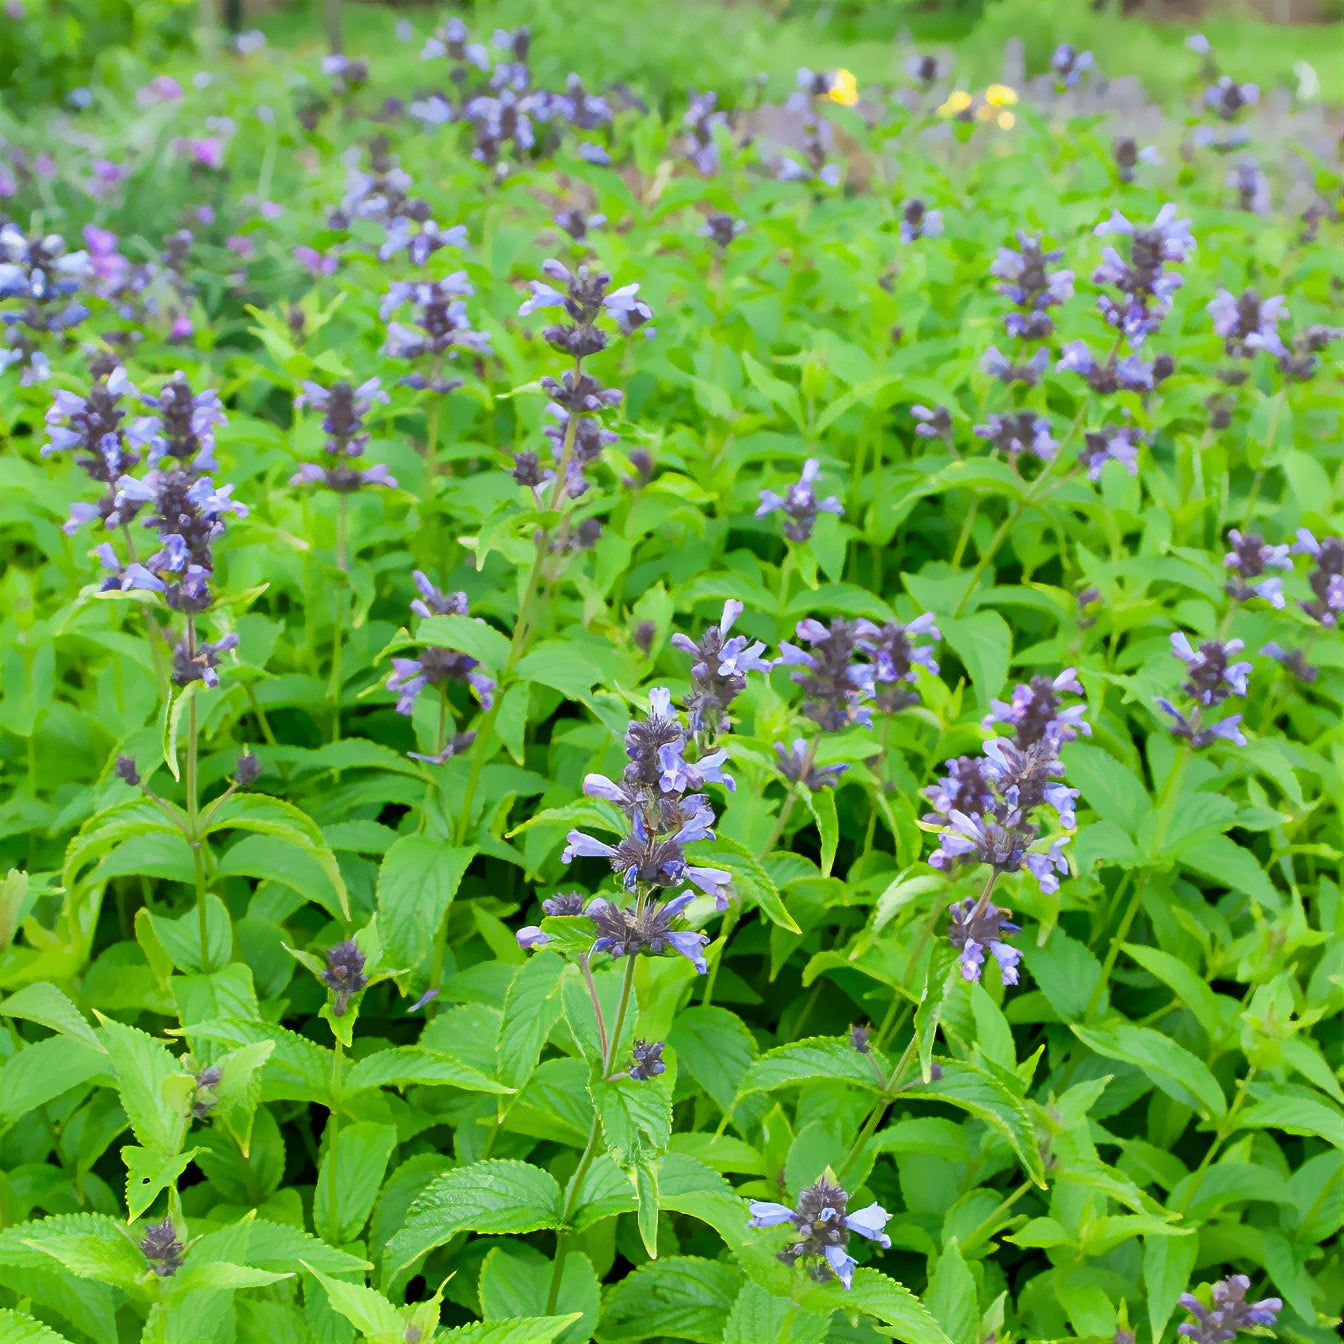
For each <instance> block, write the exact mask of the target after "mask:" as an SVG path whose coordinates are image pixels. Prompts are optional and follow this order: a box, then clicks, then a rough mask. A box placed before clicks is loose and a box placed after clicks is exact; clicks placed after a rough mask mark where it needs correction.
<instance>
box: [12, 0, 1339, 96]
mask: <svg viewBox="0 0 1344 1344" xmlns="http://www.w3.org/2000/svg"><path fill="white" fill-rule="evenodd" d="M227 3H228V0H219V3H218V5H217V6H212V4H211V0H7V3H5V4H4V6H3V11H2V13H3V19H2V20H0V98H3V100H4V101H5V103H6V104H7V105H8V108H9V110H10V111H11V113H13V114H20V113H22V111H23V110H24V109H25V108H36V107H38V106H40V105H41V104H43V103H44V102H50V101H53V100H61V99H66V98H69V97H70V95H71V94H72V93H75V94H76V96H77V97H78V93H77V91H78V90H80V89H82V88H83V87H84V86H86V85H88V84H91V83H103V84H108V85H110V86H111V87H113V88H116V87H123V88H127V89H129V88H131V87H134V86H135V85H137V84H139V83H141V82H143V79H144V76H145V73H146V71H147V70H148V72H149V73H151V74H152V73H157V72H158V71H159V70H160V69H163V68H165V65H166V66H167V67H168V68H174V69H175V68H177V67H178V66H179V65H180V64H181V62H182V61H183V60H185V59H187V58H188V57H189V56H190V55H191V54H192V50H193V46H194V47H195V48H196V49H197V50H200V49H203V50H205V51H209V50H210V49H212V48H213V47H215V46H217V45H219V44H221V43H223V42H225V41H226V40H227V33H226V32H225V30H224V24H225V21H226V19H227V18H229V17H231V16H229V15H228V14H227V13H226V4H227ZM234 4H235V6H236V7H237V9H238V10H239V11H240V12H241V25H242V27H243V29H244V30H247V31H257V32H260V33H261V34H263V35H264V36H265V38H266V40H267V42H268V43H270V44H271V45H275V46H282V47H286V48H303V47H305V46H314V47H316V46H320V45H322V44H323V43H324V42H325V29H324V8H325V6H326V4H327V0H234ZM440 8H441V7H439V6H435V5H433V4H422V3H413V4H407V3H395V0H394V2H393V3H354V4H352V3H345V4H343V5H342V6H341V10H342V26H343V33H344V45H345V48H346V51H347V53H348V54H351V55H359V54H371V55H372V54H377V53H380V52H383V51H385V50H387V49H388V47H389V46H390V45H391V44H392V43H393V40H394V39H393V36H392V31H393V27H394V25H395V24H396V23H397V22H398V21H406V22H410V23H411V24H413V25H414V27H415V28H416V29H417V30H419V31H421V32H423V33H428V32H429V30H430V29H431V28H432V27H433V26H434V23H435V22H436V20H437V18H438V16H439V13H440ZM464 12H465V13H466V14H467V15H468V16H469V21H470V22H471V24H472V26H473V27H475V28H479V29H482V30H487V29H489V28H491V27H493V26H499V27H504V28H511V27H516V26H518V25H520V24H524V23H529V24H530V25H531V26H532V28H533V29H534V35H535V37H536V38H537V42H536V50H537V57H536V60H535V66H536V73H537V75H538V76H540V78H541V79H542V80H543V81H553V82H555V83H561V82H563V78H564V76H565V75H566V74H567V73H568V72H569V71H570V70H571V69H574V68H581V69H584V70H585V71H586V72H589V73H591V74H592V75H594V76H598V75H600V77H601V78H602V79H604V80H607V81H611V82H620V81H627V82H630V83H632V84H634V83H637V84H638V85H639V88H640V92H641V94H642V95H643V96H644V97H645V98H648V97H650V96H652V97H654V98H656V99H658V100H666V99H669V98H673V97H680V96H684V93H685V90H686V89H687V88H688V87H696V88H713V87H717V86H724V87H727V88H732V87H740V86H741V85H744V84H749V83H750V82H752V81H753V80H755V79H756V78H757V77H758V75H759V73H760V72H761V71H764V70H780V69H787V68H791V67H794V66H799V65H807V66H810V67H813V68H817V69H831V68H835V67H837V66H844V67H845V68H847V69H850V70H852V71H853V72H854V74H855V75H856V76H857V77H858V79H859V81H860V83H861V84H862V83H865V82H886V81H890V80H891V79H892V78H893V77H894V76H895V74H896V72H897V70H898V68H899V65H900V62H901V59H902V56H901V53H900V51H899V50H898V40H899V39H900V38H902V37H906V38H908V39H909V41H911V42H915V43H919V44H923V45H927V44H930V43H940V44H946V45H948V46H949V47H951V48H952V49H953V50H954V51H955V54H956V57H957V62H958V69H959V71H960V72H961V75H962V78H963V79H964V80H965V81H967V82H968V83H972V84H975V83H979V84H984V83H988V82H990V81H992V80H994V79H997V78H999V77H1001V76H1002V75H1003V74H1004V73H1005V72H1004V52H1005V48H1006V47H1007V46H1009V44H1013V46H1014V47H1015V48H1016V47H1017V44H1020V50H1021V53H1022V59H1023V62H1024V65H1025V72H1026V74H1028V75H1031V74H1039V73H1041V72H1042V71H1044V70H1046V69H1047V68H1048V65H1049V60H1050V53H1051V52H1052V51H1053V50H1054V48H1055V46H1056V45H1057V44H1058V42H1059V41H1060V39H1061V35H1062V34H1064V33H1065V32H1067V34H1068V36H1069V39H1070V40H1071V41H1072V42H1073V43H1074V45H1075V46H1078V47H1080V48H1088V49H1091V50H1094V51H1096V52H1098V53H1099V54H1100V56H1101V58H1102V62H1103V65H1105V63H1106V60H1107V54H1108V53H1116V52H1119V51H1123V53H1124V58H1123V61H1120V60H1118V59H1116V60H1113V61H1112V62H1111V63H1112V65H1113V66H1115V67H1116V68H1124V69H1129V70H1142V71H1143V83H1144V85H1145V87H1146V88H1147V89H1148V91H1149V92H1150V94H1151V95H1152V96H1154V97H1155V98H1157V99H1159V100H1163V99H1168V98H1173V97H1176V96H1177V95H1178V93H1179V91H1180V88H1181V82H1182V78H1183V76H1182V73H1181V72H1182V71H1183V70H1184V68H1185V67H1184V62H1183V61H1181V60H1179V59H1176V54H1177V53H1178V52H1179V51H1180V49H1181V46H1182V43H1183V42H1184V40H1185V38H1186V37H1187V36H1188V35H1189V33H1190V32H1191V31H1193V30H1194V29H1196V28H1198V29H1199V30H1200V31H1203V32H1205V33H1206V35H1207V36H1208V37H1209V38H1210V40H1211V41H1212V42H1213V43H1214V45H1215V46H1216V47H1217V49H1218V53H1219V60H1220V62H1221V63H1222V67H1223V69H1225V70H1226V71H1227V72H1228V73H1229V74H1231V75H1232V76H1233V77H1234V78H1237V79H1243V80H1245V79H1253V80H1257V81H1259V82H1260V83H1261V84H1262V85H1264V86H1269V87H1272V86H1274V85H1275V84H1285V85H1288V86H1290V87H1293V88H1296V87H1298V84H1299V83H1300V81H1301V79H1302V77H1303V75H1302V72H1301V70H1300V68H1299V67H1300V65H1301V63H1302V62H1304V61H1305V62H1307V63H1308V64H1309V65H1310V66H1311V67H1312V71H1313V73H1314V75H1315V77H1316V78H1317V79H1318V81H1319V84H1320V88H1321V91H1322V93H1323V94H1324V96H1325V98H1326V99H1327V101H1329V102H1332V103H1335V104H1339V103H1341V102H1344V40H1341V38H1342V37H1344V33H1341V31H1340V28H1339V19H1340V15H1341V12H1344V0H1260V3H1259V5H1252V4H1250V3H1249V0H1146V3H1144V4H1141V5H1135V4H1134V3H1133V0H1100V2H1099V0H833V2H830V3H818V0H550V3H548V4H547V5H545V6H536V5H534V4H532V3H530V0H486V2H484V3H477V4H475V5H471V6H467V7H465V11H464ZM669 16H674V17H675V22H669ZM203 19H204V20H205V21H206V22H205V23H204V24H203V23H202V20H203ZM595 47H597V48H598V49H599V50H600V51H601V66H602V68H601V71H600V72H598V71H589V67H590V66H591V64H592V53H593V50H594V48H595ZM655 49H656V50H655ZM399 91H400V92H405V89H404V88H402V89H400V90H399Z"/></svg>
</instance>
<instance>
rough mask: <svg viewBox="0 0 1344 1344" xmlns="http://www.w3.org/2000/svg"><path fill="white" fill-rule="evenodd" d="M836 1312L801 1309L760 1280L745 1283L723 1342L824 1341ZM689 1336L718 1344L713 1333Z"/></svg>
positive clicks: (775, 1343) (791, 1343)
mask: <svg viewBox="0 0 1344 1344" xmlns="http://www.w3.org/2000/svg"><path fill="white" fill-rule="evenodd" d="M665 1263H668V1264H670V1263H671V1261H667V1262H665ZM833 1314H834V1313H833V1312H831V1311H829V1310H825V1311H802V1310H800V1309H799V1308H798V1307H797V1305H796V1304H795V1303H793V1302H792V1301H790V1300H789V1298H787V1297H776V1296H775V1295H773V1294H772V1293H770V1292H768V1291H767V1290H766V1289H764V1288H762V1287H761V1285H760V1284H758V1283H744V1284H743V1285H742V1290H741V1291H740V1292H739V1293H738V1295H737V1298H736V1300H735V1301H734V1302H733V1305H732V1309H731V1310H730V1311H729V1313H728V1319H727V1322H726V1323H725V1324H724V1327H723V1335H722V1340H723V1344H764V1341H766V1340H768V1341H770V1344H823V1341H824V1340H825V1339H826V1337H827V1333H828V1329H829V1326H830V1320H831V1316H832V1315H833ZM689 1338H692V1339H700V1340H703V1341H704V1344H716V1339H715V1336H713V1335H692V1336H689Z"/></svg>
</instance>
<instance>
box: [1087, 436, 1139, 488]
mask: <svg viewBox="0 0 1344 1344" xmlns="http://www.w3.org/2000/svg"><path fill="white" fill-rule="evenodd" d="M1142 443H1143V433H1142V431H1141V430H1140V429H1139V428H1138V427H1137V426H1135V425H1122V426H1121V427H1120V428H1118V429H1117V428H1116V427H1115V426H1114V425H1103V426H1102V427H1101V428H1100V429H1098V430H1088V431H1087V432H1086V433H1085V434H1084V435H1083V446H1082V448H1080V449H1079V450H1078V460H1079V461H1080V462H1081V463H1082V464H1083V466H1084V467H1085V468H1086V469H1087V475H1088V478H1089V479H1090V480H1093V481H1099V480H1100V479H1101V469H1102V467H1104V466H1105V465H1106V463H1107V462H1119V463H1120V464H1121V465H1122V466H1123V467H1124V468H1125V470H1126V471H1127V472H1129V474H1130V475H1131V476H1137V475H1138V474H1139V447H1140V445H1141V444H1142Z"/></svg>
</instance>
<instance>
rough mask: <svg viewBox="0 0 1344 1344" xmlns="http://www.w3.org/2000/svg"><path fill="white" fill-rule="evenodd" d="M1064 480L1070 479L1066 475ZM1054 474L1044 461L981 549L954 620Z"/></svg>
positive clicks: (1073, 428)
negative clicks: (1043, 465) (1038, 473)
mask: <svg viewBox="0 0 1344 1344" xmlns="http://www.w3.org/2000/svg"><path fill="white" fill-rule="evenodd" d="M1087 407H1088V402H1087V400H1086V399H1084V401H1083V405H1082V409H1081V410H1079V412H1078V414H1077V415H1076V416H1074V418H1073V423H1072V424H1071V425H1070V426H1069V429H1068V433H1066V434H1065V435H1064V437H1063V438H1062V439H1061V440H1060V441H1059V448H1058V450H1057V451H1056V453H1055V456H1054V458H1053V459H1052V461H1054V462H1060V461H1062V460H1063V458H1064V449H1065V448H1066V447H1068V445H1069V444H1070V442H1072V440H1073V437H1074V435H1076V434H1077V432H1078V428H1079V426H1080V425H1081V424H1082V423H1083V417H1084V416H1085V415H1086V414H1087ZM1063 479H1064V480H1067V479H1068V476H1067V475H1066V476H1065V477H1064V478H1063ZM1056 483H1057V482H1056V480H1055V477H1054V475H1053V473H1052V472H1051V470H1050V463H1049V462H1047V463H1046V464H1045V470H1044V471H1042V472H1041V474H1040V475H1039V476H1038V477H1037V478H1036V479H1035V480H1034V481H1033V482H1032V483H1031V487H1030V488H1029V489H1028V490H1027V493H1026V494H1025V495H1023V496H1022V498H1021V499H1020V500H1018V502H1017V504H1016V505H1015V506H1014V508H1013V511H1012V512H1011V513H1010V514H1009V515H1008V516H1007V517H1006V518H1005V519H1004V520H1003V522H1002V523H1000V524H999V530H998V531H997V532H995V533H994V535H993V536H992V537H991V538H990V541H989V545H988V546H986V547H985V549H984V550H983V551H982V552H981V553H980V558H979V559H978V560H977V561H976V562H975V568H974V569H973V570H972V571H971V578H970V582H969V583H968V584H967V585H966V591H965V592H964V593H963V594H962V595H961V601H960V602H958V603H957V609H956V610H955V611H954V612H953V613H952V618H953V620H955V619H956V618H957V617H958V616H960V615H961V613H962V612H963V611H965V610H966V604H967V603H968V602H969V601H970V600H971V597H972V595H973V594H974V593H975V590H976V586H977V585H978V584H979V582H980V576H981V575H982V574H983V573H984V572H985V569H986V568H987V566H988V565H989V562H990V561H991V560H993V559H994V557H995V556H996V555H997V554H998V553H999V548H1000V547H1001V546H1002V545H1003V543H1004V542H1005V541H1006V540H1007V537H1008V534H1009V533H1010V532H1011V531H1012V530H1013V528H1014V527H1016V526H1017V522H1018V520H1019V519H1020V518H1021V517H1022V515H1023V514H1024V513H1026V511H1027V510H1028V509H1029V508H1031V506H1032V505H1033V504H1037V503H1039V502H1040V501H1041V500H1042V499H1043V498H1044V497H1045V496H1046V495H1047V494H1048V493H1049V490H1050V489H1051V488H1053V486H1054V485H1055V484H1056Z"/></svg>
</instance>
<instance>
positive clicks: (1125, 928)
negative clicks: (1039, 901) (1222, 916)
mask: <svg viewBox="0 0 1344 1344" xmlns="http://www.w3.org/2000/svg"><path fill="white" fill-rule="evenodd" d="M1198 726H1199V712H1198V710H1196V712H1195V714H1194V716H1193V718H1192V719H1191V721H1190V729H1191V732H1194V731H1195V730H1196V729H1197V728H1198ZM1190 756H1191V746H1190V742H1189V739H1186V740H1185V741H1184V742H1182V743H1181V746H1180V748H1179V749H1178V750H1177V752H1176V756H1175V758H1174V759H1173V760H1172V763H1171V769H1170V770H1169V771H1168V772H1167V782H1166V783H1165V784H1164V785H1163V786H1162V804H1161V807H1160V808H1159V809H1158V813H1157V824H1156V826H1154V828H1153V840H1152V845H1151V847H1150V849H1149V853H1150V854H1153V855H1157V854H1160V853H1161V852H1162V845H1163V843H1164V842H1165V840H1166V838H1167V831H1168V830H1170V829H1171V822H1172V819H1173V817H1174V816H1175V813H1176V798H1177V795H1178V794H1179V793H1180V788H1181V781H1182V780H1183V779H1184V778H1185V771H1186V767H1187V766H1188V765H1189V764H1190ZM1151 871H1152V869H1151V867H1150V868H1147V869H1145V870H1144V874H1143V877H1142V878H1141V879H1140V880H1139V881H1138V882H1137V883H1135V885H1134V892H1133V894H1132V895H1131V896H1130V898H1129V904H1128V905H1127V906H1126V907H1125V913H1124V917H1123V918H1122V919H1121V920H1120V927H1119V928H1118V929H1117V930H1116V932H1115V937H1114V938H1112V939H1111V946H1110V948H1109V949H1108V950H1107V952H1106V960H1105V961H1104V962H1103V963H1102V967H1101V975H1100V976H1098V978H1097V984H1096V988H1095V989H1093V991H1092V993H1091V995H1090V997H1089V998H1088V1000H1087V1007H1086V1008H1085V1009H1084V1010H1083V1017H1084V1019H1086V1018H1089V1017H1091V1016H1092V1014H1093V1013H1094V1012H1095V1011H1096V1009H1097V1005H1098V1004H1100V1003H1101V996H1102V995H1103V994H1104V993H1105V992H1106V986H1107V984H1108V983H1109V982H1110V978H1111V973H1112V972H1113V971H1114V970H1115V963H1116V962H1117V961H1118V960H1119V958H1120V948H1121V945H1122V944H1123V943H1124V941H1125V939H1126V938H1127V937H1128V936H1129V930H1130V928H1131V926H1132V925H1133V923H1134V920H1135V918H1136V917H1137V915H1138V913H1139V906H1140V905H1141V904H1142V902H1143V895H1144V892H1145V891H1147V889H1148V875H1149V873H1150V872H1151Z"/></svg>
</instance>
